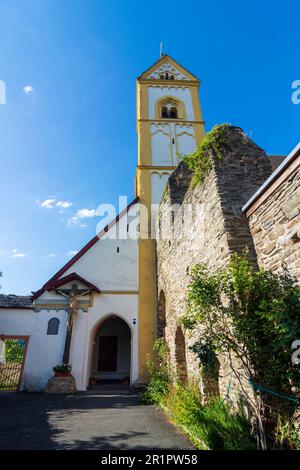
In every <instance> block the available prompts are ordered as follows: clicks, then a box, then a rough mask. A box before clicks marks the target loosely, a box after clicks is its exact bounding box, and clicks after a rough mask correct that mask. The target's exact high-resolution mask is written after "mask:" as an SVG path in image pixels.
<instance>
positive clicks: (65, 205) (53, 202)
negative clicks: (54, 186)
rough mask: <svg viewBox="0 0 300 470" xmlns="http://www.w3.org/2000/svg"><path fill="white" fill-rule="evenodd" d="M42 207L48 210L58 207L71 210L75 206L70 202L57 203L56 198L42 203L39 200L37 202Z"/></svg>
mask: <svg viewBox="0 0 300 470" xmlns="http://www.w3.org/2000/svg"><path fill="white" fill-rule="evenodd" d="M36 202H37V203H38V204H39V205H40V206H41V207H43V208H46V209H54V207H58V208H59V209H62V210H64V209H69V207H71V206H72V205H73V203H72V202H70V201H57V200H56V199H55V198H49V199H45V200H44V201H40V200H39V199H37V201H36Z"/></svg>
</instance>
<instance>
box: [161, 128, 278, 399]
mask: <svg viewBox="0 0 300 470" xmlns="http://www.w3.org/2000/svg"><path fill="white" fill-rule="evenodd" d="M225 140H226V143H227V145H226V147H225V146H224V148H222V153H223V157H222V158H216V156H215V155H214V154H211V158H212V162H213V165H212V169H211V171H209V172H208V173H207V174H206V175H205V178H204V180H203V181H202V182H201V183H200V184H197V185H196V186H195V185H192V184H191V179H192V174H191V172H190V170H189V169H188V168H187V166H186V164H185V163H184V162H181V163H180V164H179V166H178V167H177V169H176V170H175V171H174V172H173V174H172V175H171V176H170V178H169V181H168V185H167V188H166V190H165V193H164V196H163V198H162V201H161V204H160V208H159V212H158V220H157V223H158V227H159V229H160V230H161V227H162V226H163V227H164V233H163V237H161V238H160V239H158V240H157V278H158V298H159V308H158V321H157V324H158V335H159V336H162V335H164V336H165V339H166V341H167V344H168V346H169V351H170V365H171V367H172V369H173V371H174V373H175V374H176V375H177V376H178V377H179V378H180V379H181V380H186V379H187V380H193V379H195V377H197V376H198V375H199V362H198V360H197V359H196V358H195V356H194V354H193V353H192V352H191V351H190V350H189V346H190V345H191V344H193V342H194V341H193V338H191V337H189V336H188V335H187V333H186V332H185V331H183V330H182V328H181V326H180V324H179V318H180V317H181V316H182V314H183V313H184V312H185V308H186V293H187V286H188V284H189V282H190V275H189V272H190V268H191V267H193V266H194V265H195V264H196V263H205V264H206V265H207V266H208V268H209V270H211V271H212V272H213V271H215V270H218V269H220V268H222V267H224V265H225V264H226V263H227V262H228V260H229V257H230V254H231V253H233V252H234V251H238V252H241V251H242V250H243V249H244V248H248V250H249V253H250V256H251V258H252V260H253V262H254V263H257V255H256V250H255V247H254V243H253V238H252V234H251V232H250V228H249V223H248V219H247V217H246V215H245V214H244V213H243V212H242V207H243V205H244V204H245V203H246V202H247V201H248V200H249V198H250V197H251V196H252V195H253V194H254V193H255V192H256V191H257V189H258V188H259V187H260V186H261V185H262V184H263V183H264V181H265V180H266V179H267V178H268V177H269V175H270V174H271V171H272V170H271V163H270V159H269V157H267V155H266V154H265V152H264V151H263V150H262V149H261V148H260V147H258V146H257V145H256V144H255V143H254V142H253V141H252V140H251V139H250V138H249V137H248V136H247V135H246V134H245V133H244V132H243V130H242V129H241V128H239V127H234V126H228V128H227V130H226V136H225ZM174 204H175V205H177V208H176V211H175V214H174V211H172V207H174V206H173V205H174ZM189 205H190V207H193V205H197V214H200V215H201V216H197V215H196V216H195V214H194V213H193V216H192V217H191V219H190V223H188V224H184V225H183V229H182V233H181V236H176V223H177V222H178V221H179V220H182V219H181V217H182V215H183V213H184V211H185V210H186V207H187V206H189ZM166 217H167V218H168V217H169V222H170V223H169V224H166V223H165V222H166V220H165V219H166ZM165 226H167V229H165ZM174 228H175V232H174ZM219 361H220V370H219V381H218V383H217V389H218V391H219V393H220V394H221V396H225V395H226V393H227V391H228V383H229V381H231V387H230V393H231V395H232V398H233V399H234V400H237V396H238V395H239V394H240V384H239V382H238V381H237V380H236V379H235V377H231V376H230V375H231V371H230V367H229V364H228V363H227V362H226V360H225V359H224V358H222V357H219ZM200 383H201V387H202V392H203V394H204V395H206V394H209V392H210V391H211V390H209V389H211V387H212V385H211V384H209V383H208V382H207V380H205V379H204V378H203V377H202V378H201V376H200ZM214 385H215V386H216V384H214ZM245 386H246V387H247V384H245ZM213 391H214V393H215V389H214V390H213Z"/></svg>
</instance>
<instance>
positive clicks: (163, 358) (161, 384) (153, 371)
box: [141, 339, 170, 405]
mask: <svg viewBox="0 0 300 470" xmlns="http://www.w3.org/2000/svg"><path fill="white" fill-rule="evenodd" d="M153 349H154V352H155V356H156V358H155V359H156V360H155V362H153V361H152V360H151V359H148V361H147V371H148V375H149V383H148V385H147V389H146V390H145V392H144V393H142V394H141V399H142V401H143V402H144V403H146V404H148V405H150V404H155V405H159V404H160V403H161V402H162V401H163V399H164V398H165V396H166V395H167V393H168V391H169V384H170V373H169V368H168V348H167V345H166V343H165V341H164V340H163V339H158V340H156V342H155V344H154V348H153Z"/></svg>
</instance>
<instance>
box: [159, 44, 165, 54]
mask: <svg viewBox="0 0 300 470" xmlns="http://www.w3.org/2000/svg"><path fill="white" fill-rule="evenodd" d="M163 47H164V43H163V42H161V43H160V57H162V56H163V55H164V53H163Z"/></svg>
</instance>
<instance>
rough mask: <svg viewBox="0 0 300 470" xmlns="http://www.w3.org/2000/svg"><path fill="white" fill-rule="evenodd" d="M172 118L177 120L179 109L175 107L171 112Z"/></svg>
mask: <svg viewBox="0 0 300 470" xmlns="http://www.w3.org/2000/svg"><path fill="white" fill-rule="evenodd" d="M170 118H171V119H177V108H175V107H173V108H171V110H170Z"/></svg>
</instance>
